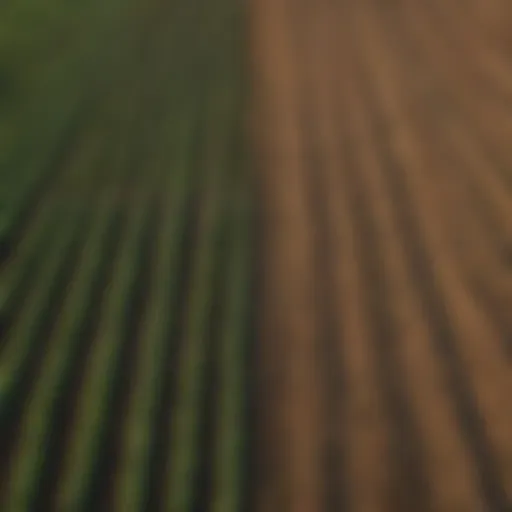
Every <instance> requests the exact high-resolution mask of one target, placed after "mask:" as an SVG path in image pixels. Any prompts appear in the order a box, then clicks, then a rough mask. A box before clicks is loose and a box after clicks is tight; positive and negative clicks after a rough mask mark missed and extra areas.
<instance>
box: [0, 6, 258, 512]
mask: <svg viewBox="0 0 512 512" xmlns="http://www.w3.org/2000/svg"><path fill="white" fill-rule="evenodd" d="M83 4H84V5H83V6H82V5H80V6H78V5H75V3H73V4H70V3H69V2H62V1H60V0H53V1H50V2H48V3H47V5H46V4H45V6H43V4H41V3H40V2H34V1H33V0H26V1H21V2H14V3H12V4H11V3H10V4H9V5H2V7H0V9H1V10H2V13H1V15H0V19H1V21H0V25H1V26H2V29H1V34H2V40H1V42H0V50H1V52H0V54H1V55H2V57H3V60H0V66H2V80H3V83H4V87H3V90H2V92H1V95H2V102H3V103H2V107H3V108H5V112H6V116H4V118H3V119H2V125H1V131H2V138H1V143H2V148H1V163H0V169H1V170H0V172H1V180H2V184H1V210H0V214H1V222H2V225H1V233H0V237H1V239H0V245H1V249H2V255H1V257H2V261H1V267H0V272H1V274H0V278H1V287H0V328H1V333H0V334H1V345H0V454H1V456H0V484H1V485H0V503H1V504H0V509H1V510H5V511H11V512H23V511H27V512H28V511H32V510H61V511H75V512H78V511H80V510H83V511H89V510H95V511H96V510H97V511H100V510H105V511H114V510H118V511H123V512H128V511H133V512H136V511H143V510H148V509H149V510H159V509H160V510H175V511H176V512H178V511H185V510H206V509H208V510H211V511H212V512H213V511H229V510H233V511H236V510H240V509H241V508H243V506H244V505H243V502H242V499H243V488H244V481H245V479H244V476H243V475H244V468H245V465H244V460H246V457H245V455H244V452H245V445H246V444H247V443H246V441H245V438H244V433H245V432H246V430H247V429H246V428H245V425H244V422H245V418H246V415H247V413H246V405H245V402H244V396H245V395H246V392H245V391H244V390H245V388H246V374H245V368H246V357H247V354H248V349H249V346H250V332H251V329H250V321H251V319H250V317H249V313H250V306H249V303H248V300H249V298H250V296H251V293H250V288H251V286H252V283H251V272H250V266H251V252H252V251H251V248H250V247H251V243H252V239H251V233H252V229H251V227H250V226H251V223H252V213H251V201H250V195H249V193H248V192H249V181H248V175H247V173H246V172H245V169H246V165H245V162H244V158H245V157H244V153H245V151H244V145H245V144H244V140H243V138H242V137H243V130H242V129H241V128H242V123H243V119H242V117H241V112H242V109H241V102H242V101H243V96H242V94H243V87H242V85H243V84H242V80H243V73H242V60H241V51H242V33H241V30H240V29H241V26H242V25H241V23H240V20H239V18H240V14H241V13H240V12H239V9H238V7H237V5H236V3H235V2H230V1H225V2H217V5H216V6H215V8H213V7H209V6H208V4H207V2H201V1H200V2H195V3H194V5H190V6H188V7H186V6H185V5H183V3H182V2H161V1H158V0H154V1H150V2H138V1H131V0H129V1H128V2H118V1H116V0H113V1H110V2H106V3H105V2H99V1H96V0H93V1H91V2H84V3H83ZM191 32H194V33H196V34H197V36H196V37H192V36H191ZM208 503H211V504H212V505H211V507H210V506H208V507H207V505H206V504H208Z"/></svg>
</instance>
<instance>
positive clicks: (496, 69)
mask: <svg viewBox="0 0 512 512" xmlns="http://www.w3.org/2000/svg"><path fill="white" fill-rule="evenodd" d="M250 4H251V5H250V13H249V19H250V25H251V50H252V54H251V55H252V66H253V68H252V69H253V91H252V94H253V114H254V115H253V122H252V128H253V141H254V144H255V152H254V159H255V162H256V164H257V168H258V171H259V176H260V178H261V180H260V183H261V197H262V199H263V210H262V233H263V240H262V242H263V258H262V268H261V269H260V270H261V275H262V276H263V279H262V283H261V286H262V302H263V308H262V309H263V313H262V319H261V325H262V332H261V340H260V343H259V346H258V347H259V348H258V350H259V352H258V364H259V367H260V373H259V384H258V386H259V387H258V393H259V398H258V399H259V406H258V415H259V418H260V421H259V423H258V426H257V430H258V432H257V435H258V441H259V443H260V444H259V449H258V451H257V452H258V467H257V475H256V489H255V496H256V501H257V503H256V508H257V510H258V511H261V512H263V511H264V512H272V511H279V512H286V511H293V512H315V511H321V510H332V511H341V510H350V511H352V510H353V511H368V512H373V511H389V512H401V511H405V512H412V511H414V512H416V511H418V512H422V511H430V510H433V511H446V512H452V511H461V512H463V511H464V512H466V511H467V512H472V511H487V510H489V511H503V512H505V511H510V510H512V400H511V397H510V395H511V393H512V101H511V100H512V37H511V34H512V28H511V24H512V7H511V6H510V3H509V2H507V1H506V0H486V1H485V2H484V1H483V0H473V1H466V2H455V1H454V0H445V1H441V0H432V1H431V2H419V1H416V0H393V1H392V2H381V1H377V0H359V1H357V2H355V1H348V0H335V1H328V0H317V1H313V0H302V1H297V0H252V2H251V3H250Z"/></svg>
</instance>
